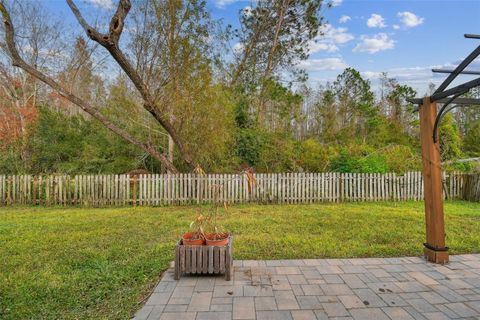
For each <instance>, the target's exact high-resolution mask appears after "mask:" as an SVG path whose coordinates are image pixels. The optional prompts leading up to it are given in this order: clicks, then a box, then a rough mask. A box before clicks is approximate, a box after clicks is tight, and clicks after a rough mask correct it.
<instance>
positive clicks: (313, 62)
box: [299, 58, 348, 72]
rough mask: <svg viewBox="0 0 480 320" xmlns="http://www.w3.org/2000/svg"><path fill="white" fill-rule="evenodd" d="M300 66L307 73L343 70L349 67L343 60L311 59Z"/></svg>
mask: <svg viewBox="0 0 480 320" xmlns="http://www.w3.org/2000/svg"><path fill="white" fill-rule="evenodd" d="M299 66H300V67H301V68H304V69H306V70H307V71H312V72H315V71H325V70H343V69H345V68H346V67H348V65H347V64H346V63H345V61H343V60H342V59H341V58H325V59H309V60H306V61H302V62H300V64H299Z"/></svg>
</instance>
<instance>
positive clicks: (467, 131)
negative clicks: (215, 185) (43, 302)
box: [0, 0, 480, 174]
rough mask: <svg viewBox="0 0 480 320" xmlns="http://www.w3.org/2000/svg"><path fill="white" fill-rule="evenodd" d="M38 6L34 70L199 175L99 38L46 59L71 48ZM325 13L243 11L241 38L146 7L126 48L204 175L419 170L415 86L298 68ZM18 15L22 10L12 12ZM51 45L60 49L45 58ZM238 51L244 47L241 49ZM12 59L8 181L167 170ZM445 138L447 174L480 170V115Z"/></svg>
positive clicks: (1, 162) (1, 160) (136, 9)
mask: <svg viewBox="0 0 480 320" xmlns="http://www.w3.org/2000/svg"><path fill="white" fill-rule="evenodd" d="M187 3H188V4H190V5H186V4H187ZM39 5H40V4H38V3H37V4H35V5H34V6H33V7H32V8H31V10H30V11H29V10H23V11H22V12H21V13H22V16H21V17H22V19H27V18H29V15H30V18H29V21H33V22H34V23H37V24H39V26H38V27H37V28H31V29H30V30H23V29H22V30H21V31H22V35H23V37H21V38H20V39H19V41H22V43H23V47H22V48H27V47H28V46H30V47H33V44H35V46H36V48H37V50H35V51H33V50H26V51H24V52H22V53H23V55H24V56H25V57H26V59H27V61H28V62H30V63H32V65H33V64H34V65H36V66H37V68H40V69H41V70H45V72H46V71H48V72H50V73H51V74H53V75H54V77H55V79H57V80H58V81H59V82H60V83H61V84H62V85H63V86H64V87H65V88H67V89H68V90H70V92H72V93H74V94H76V95H77V96H79V97H81V98H82V99H84V100H85V101H88V102H89V103H90V104H91V105H92V106H94V107H95V108H96V110H98V111H100V113H101V114H102V115H103V116H105V117H106V118H108V119H109V120H110V121H111V122H112V123H113V124H115V125H116V126H117V127H120V128H122V129H124V130H125V131H126V132H128V134H129V135H130V136H131V137H133V138H135V139H138V140H141V141H143V143H145V145H146V146H148V147H150V146H154V147H155V148H156V150H159V151H160V152H161V153H162V154H164V155H166V156H167V158H168V159H170V161H171V162H172V163H173V164H174V165H175V167H176V168H178V170H179V171H184V172H185V171H191V166H189V165H188V164H187V163H186V162H185V161H184V160H185V156H184V154H182V153H180V152H179V149H178V148H177V147H176V143H175V141H174V139H172V138H171V135H170V134H168V132H167V131H166V130H165V128H164V127H163V126H162V125H161V123H160V125H159V123H158V122H156V121H155V120H154V119H153V118H152V116H151V112H148V110H146V109H145V101H144V100H142V98H141V97H140V96H139V93H138V91H137V90H136V88H135V86H133V85H132V83H131V82H130V81H129V77H128V76H126V75H125V74H123V73H122V72H120V70H118V68H116V67H112V63H111V61H109V60H108V57H107V56H105V53H104V52H101V51H99V48H98V46H95V44H94V43H92V42H93V41H90V40H87V39H86V38H85V37H84V36H83V35H81V34H80V33H79V35H78V36H77V37H76V40H75V45H74V46H73V47H72V49H65V48H66V47H64V46H62V45H57V46H55V50H59V51H61V52H62V55H61V57H62V59H59V55H58V53H55V54H42V52H43V53H44V52H51V51H47V49H48V48H50V47H51V46H53V44H54V43H55V41H58V42H61V41H62V39H61V38H60V37H59V36H58V35H55V31H57V30H59V29H60V28H59V27H55V28H53V27H51V25H49V24H48V23H51V22H50V20H49V19H46V17H45V16H44V17H43V18H42V10H41V7H38V6H39ZM320 7H321V1H291V2H290V4H288V7H284V5H281V4H278V3H276V2H269V1H262V2H258V4H257V6H256V7H254V8H248V12H247V11H245V10H244V11H241V12H240V13H239V18H240V28H238V29H233V28H232V27H230V26H224V25H222V23H221V21H215V20H214V19H212V18H211V17H210V15H209V14H208V12H207V11H206V9H205V3H204V2H202V1H183V2H182V1H174V0H168V1H163V0H162V1H160V0H158V1H156V0H155V1H154V0H152V1H142V2H138V3H134V6H133V9H132V10H133V12H132V14H131V16H130V18H129V19H130V20H127V22H126V23H130V24H132V25H133V26H134V27H132V28H131V30H130V35H129V37H128V40H126V42H128V43H127V44H126V46H125V50H126V51H127V52H128V54H129V57H130V58H131V60H132V61H133V63H134V65H135V68H136V70H137V72H139V74H140V75H142V79H143V80H144V81H145V82H146V83H147V84H149V88H151V89H152V91H153V92H155V97H154V98H155V99H154V100H155V104H156V106H158V108H159V109H161V110H164V111H165V112H166V113H167V116H166V117H167V118H168V120H169V121H170V123H171V124H172V125H173V126H174V127H175V129H176V130H175V134H176V135H177V137H176V139H177V140H178V141H182V142H183V147H184V148H185V150H187V151H186V152H188V154H189V157H191V158H192V159H195V163H197V164H199V166H201V168H202V169H203V170H204V171H207V172H236V171H240V170H242V169H244V168H245V167H253V168H255V170H256V171H258V172H285V171H310V172H319V171H339V172H389V171H394V172H398V173H403V172H406V171H409V170H419V169H420V167H421V158H420V145H419V139H418V136H419V132H418V130H419V129H418V115H417V114H416V113H413V112H412V110H413V106H412V105H411V104H409V103H408V102H407V98H409V97H414V96H418V94H417V93H416V92H415V91H414V90H413V89H412V88H411V87H409V86H407V85H403V84H400V83H398V82H397V81H396V80H395V79H391V78H389V77H388V75H387V74H384V75H383V77H382V78H381V79H380V81H381V85H380V86H379V89H378V90H373V89H372V87H371V83H370V82H369V81H368V80H366V79H364V78H363V77H362V75H361V74H360V73H359V72H358V71H357V70H355V69H353V68H347V69H345V70H344V71H343V72H342V73H341V74H340V75H338V77H337V79H336V80H335V81H334V82H333V83H331V84H327V85H325V86H321V87H312V86H308V85H307V83H308V82H306V73H305V71H304V70H302V69H301V68H299V67H298V65H299V64H298V63H299V61H302V60H305V59H307V58H308V53H309V49H308V48H309V46H308V45H309V44H311V43H313V41H314V39H316V38H318V36H319V30H320V28H321V27H322V24H323V20H322V17H321V16H320V13H319V12H320ZM11 10H12V12H16V11H15V7H13V6H12V8H11ZM17 14H18V12H17ZM33 16H34V17H35V19H33V18H32V17H33ZM272 17H277V18H278V19H272ZM179 20H182V21H181V22H180V21H179ZM278 20H282V21H283V23H280V22H279V21H278ZM18 21H21V19H16V21H14V23H15V22H17V24H18ZM23 28H27V27H25V26H23ZM27 29H28V28H27ZM35 30H37V31H38V30H41V32H43V33H42V34H38V33H34V32H35ZM25 35H28V37H27V36H25ZM46 35H49V36H48V37H47V36H46ZM52 39H53V40H55V41H53V40H52ZM212 39H213V40H212ZM42 43H45V45H48V46H49V47H48V48H46V47H45V48H42V47H41V44H42ZM231 43H236V45H235V46H234V47H235V48H234V49H231V50H228V48H229V44H231ZM157 46H158V47H157ZM4 47H5V46H2V48H4ZM48 50H52V49H48ZM6 56H8V52H7V53H5V55H4V57H6ZM5 60H6V62H5V64H2V67H1V72H0V79H1V84H0V85H1V87H2V91H1V96H0V172H2V173H32V174H39V173H69V174H75V173H124V172H128V171H131V170H134V169H146V170H148V171H151V172H164V171H165V170H166V168H165V166H164V163H162V162H161V161H159V160H158V157H155V156H152V154H151V153H149V152H146V151H145V149H142V148H139V147H138V146H136V145H134V144H132V143H130V142H128V141H126V140H125V138H124V137H121V136H119V135H118V134H115V133H114V132H112V130H109V129H108V128H107V127H106V126H105V125H104V124H103V123H101V122H99V121H97V120H96V119H95V118H94V117H92V116H91V115H89V114H88V113H86V112H84V111H82V110H81V109H80V108H78V106H76V105H74V104H73V103H72V102H71V101H69V100H68V99H66V98H65V97H64V96H63V95H61V94H58V93H57V92H56V91H54V90H52V89H51V88H49V87H47V86H44V85H42V83H41V82H40V81H38V80H37V79H34V78H33V77H31V76H29V75H28V74H26V73H25V72H23V71H20V70H18V69H14V68H11V67H8V66H7V63H8V60H7V59H5ZM59 61H60V62H62V63H60V62H59ZM152 61H153V62H152ZM420 94H421V93H420ZM470 95H474V96H479V92H478V91H476V92H471V93H470ZM440 131H441V133H440V137H441V153H442V160H443V161H444V162H447V163H448V165H447V167H448V168H455V169H464V170H469V169H474V165H473V164H469V163H455V160H458V159H462V158H468V157H480V144H478V141H479V139H480V111H479V110H478V108H477V109H475V108H458V109H456V110H455V111H454V112H453V113H451V114H449V115H448V116H446V117H445V118H444V120H443V122H442V124H441V128H440Z"/></svg>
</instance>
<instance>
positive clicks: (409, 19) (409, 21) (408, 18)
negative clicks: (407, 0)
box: [397, 11, 425, 28]
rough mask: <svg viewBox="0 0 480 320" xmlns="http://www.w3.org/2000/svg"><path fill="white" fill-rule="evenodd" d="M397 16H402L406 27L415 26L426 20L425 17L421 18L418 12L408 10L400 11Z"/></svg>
mask: <svg viewBox="0 0 480 320" xmlns="http://www.w3.org/2000/svg"><path fill="white" fill-rule="evenodd" d="M397 16H398V17H399V18H400V22H402V24H403V26H405V27H406V28H413V27H416V26H419V25H421V24H422V23H423V21H424V20H425V19H424V18H421V17H419V16H417V15H416V14H414V13H411V12H408V11H404V12H399V13H397Z"/></svg>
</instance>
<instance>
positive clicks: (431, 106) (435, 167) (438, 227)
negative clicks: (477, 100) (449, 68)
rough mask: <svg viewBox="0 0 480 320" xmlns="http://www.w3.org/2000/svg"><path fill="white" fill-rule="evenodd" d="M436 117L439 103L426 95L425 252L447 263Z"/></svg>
mask: <svg viewBox="0 0 480 320" xmlns="http://www.w3.org/2000/svg"><path fill="white" fill-rule="evenodd" d="M436 116H437V103H435V102H431V100H430V97H426V98H424V99H423V102H422V105H421V106H420V138H421V143H422V163H423V179H424V191H425V224H426V231H427V242H426V243H425V244H424V245H425V249H424V255H425V258H426V259H427V260H428V261H431V262H434V263H442V264H443V263H447V262H448V248H446V247H445V223H444V213H443V189H442V168H441V159H440V143H439V142H438V141H437V142H436V143H434V142H433V127H434V123H435V117H436Z"/></svg>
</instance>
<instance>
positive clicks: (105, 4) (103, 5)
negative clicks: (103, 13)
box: [85, 0, 114, 9]
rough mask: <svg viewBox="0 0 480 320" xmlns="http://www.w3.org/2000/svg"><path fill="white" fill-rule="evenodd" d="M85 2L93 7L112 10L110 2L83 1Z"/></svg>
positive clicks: (102, 0) (101, 0) (110, 0)
mask: <svg viewBox="0 0 480 320" xmlns="http://www.w3.org/2000/svg"><path fill="white" fill-rule="evenodd" d="M85 1H86V2H88V3H90V4H93V5H94V6H95V7H98V8H103V9H112V8H113V7H114V5H113V1H112V0H85Z"/></svg>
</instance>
